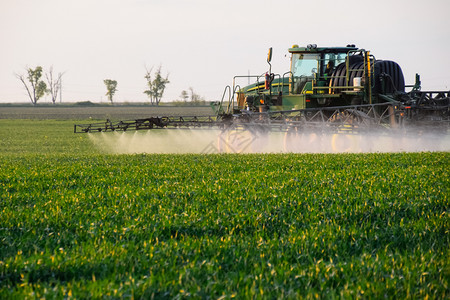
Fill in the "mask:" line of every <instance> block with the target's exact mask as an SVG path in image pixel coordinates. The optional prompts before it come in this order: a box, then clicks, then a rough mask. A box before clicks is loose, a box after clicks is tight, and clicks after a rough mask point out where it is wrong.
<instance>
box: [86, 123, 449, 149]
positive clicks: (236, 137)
mask: <svg viewBox="0 0 450 300" xmlns="http://www.w3.org/2000/svg"><path fill="white" fill-rule="evenodd" d="M89 138H90V140H91V141H92V142H93V143H94V145H95V146H96V147H97V148H98V149H100V150H101V151H102V152H105V153H113V154H137V153H168V154H175V153H370V152H423V151H450V135H448V134H434V133H421V132H417V133H411V132H408V134H404V133H396V134H392V133H390V134H386V133H384V134H366V135H351V134H315V133H303V134H287V133H285V132H271V133H265V134H259V133H255V132H249V131H242V130H241V131H234V130H229V131H224V132H221V131H220V130H211V129H191V130H190V129H157V130H148V131H135V132H110V133H93V134H89Z"/></svg>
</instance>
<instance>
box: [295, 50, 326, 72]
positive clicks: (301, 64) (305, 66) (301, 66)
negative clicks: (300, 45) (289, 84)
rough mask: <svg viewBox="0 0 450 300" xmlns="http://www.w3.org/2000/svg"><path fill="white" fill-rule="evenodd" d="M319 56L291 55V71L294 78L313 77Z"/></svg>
mask: <svg viewBox="0 0 450 300" xmlns="http://www.w3.org/2000/svg"><path fill="white" fill-rule="evenodd" d="M319 58H320V56H319V54H309V53H307V54H303V53H295V54H293V55H292V62H291V64H292V65H291V71H292V73H293V74H294V77H300V76H314V73H316V72H317V68H318V66H319Z"/></svg>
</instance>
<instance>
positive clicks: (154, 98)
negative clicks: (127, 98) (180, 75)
mask: <svg viewBox="0 0 450 300" xmlns="http://www.w3.org/2000/svg"><path fill="white" fill-rule="evenodd" d="M152 70H153V67H152V68H151V69H150V70H148V69H147V68H145V71H146V73H145V76H144V78H145V79H146V80H147V87H148V90H145V91H144V94H146V95H147V96H148V97H149V99H150V103H151V104H152V105H153V104H156V105H159V102H160V101H161V98H162V96H163V94H164V90H165V88H166V85H167V84H168V83H170V81H169V74H167V75H166V77H165V78H164V77H162V76H161V66H159V68H158V70H156V72H155V74H154V79H152Z"/></svg>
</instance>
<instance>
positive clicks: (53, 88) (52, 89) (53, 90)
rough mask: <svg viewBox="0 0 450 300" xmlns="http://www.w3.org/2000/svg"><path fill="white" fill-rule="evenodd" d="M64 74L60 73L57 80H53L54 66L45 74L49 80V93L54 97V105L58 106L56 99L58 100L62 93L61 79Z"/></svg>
mask: <svg viewBox="0 0 450 300" xmlns="http://www.w3.org/2000/svg"><path fill="white" fill-rule="evenodd" d="M62 76H63V73H58V76H57V77H56V79H55V80H54V79H53V66H52V67H50V69H49V71H48V72H47V73H45V77H46V78H47V83H48V85H49V89H48V92H49V93H50V95H51V96H52V102H53V104H56V99H57V98H58V93H60V92H61V77H62Z"/></svg>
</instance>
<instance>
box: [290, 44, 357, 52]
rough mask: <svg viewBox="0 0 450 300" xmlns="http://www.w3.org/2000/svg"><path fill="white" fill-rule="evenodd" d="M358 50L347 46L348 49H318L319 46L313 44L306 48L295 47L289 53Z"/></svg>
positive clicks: (353, 46) (352, 46)
mask: <svg viewBox="0 0 450 300" xmlns="http://www.w3.org/2000/svg"><path fill="white" fill-rule="evenodd" d="M356 50H358V47H356V46H355V45H347V46H346V47H317V45H315V44H313V45H308V46H306V47H299V46H298V45H294V46H292V48H289V53H347V52H349V51H356Z"/></svg>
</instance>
